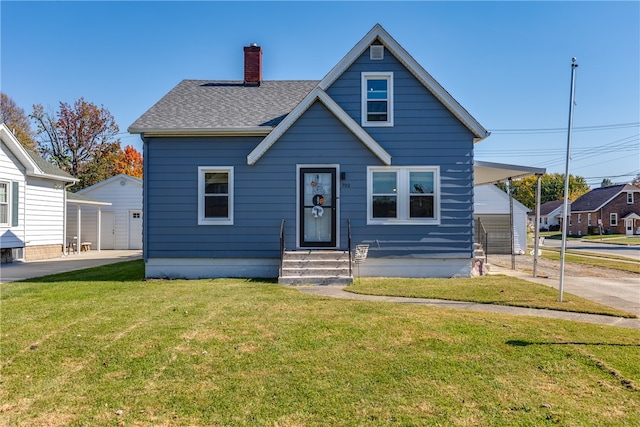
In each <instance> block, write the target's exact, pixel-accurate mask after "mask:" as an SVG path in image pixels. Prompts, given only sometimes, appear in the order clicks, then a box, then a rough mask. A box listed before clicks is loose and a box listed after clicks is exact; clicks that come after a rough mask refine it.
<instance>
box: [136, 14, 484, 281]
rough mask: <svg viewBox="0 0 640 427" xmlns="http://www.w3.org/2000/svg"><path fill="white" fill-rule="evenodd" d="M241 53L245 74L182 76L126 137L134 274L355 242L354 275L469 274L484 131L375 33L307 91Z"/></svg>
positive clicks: (237, 262) (199, 273)
mask: <svg viewBox="0 0 640 427" xmlns="http://www.w3.org/2000/svg"><path fill="white" fill-rule="evenodd" d="M319 42H321V41H320V40H319ZM323 48H326V46H324V47H323ZM244 51H245V57H244V63H245V78H244V80H240V81H216V80H184V81H182V82H180V83H179V84H178V85H177V86H176V87H175V88H174V89H172V90H171V91H170V92H169V93H167V94H166V95H165V96H164V97H163V98H162V99H161V100H160V101H158V102H157V103H156V104H155V105H154V106H153V107H151V108H150V109H149V110H148V111H147V112H145V113H144V114H143V115H142V116H141V117H140V118H139V119H138V120H136V121H135V122H134V123H133V124H132V125H131V126H130V127H129V132H131V133H134V134H140V135H141V138H142V140H143V143H144V159H145V167H144V178H143V185H144V207H143V210H144V215H145V219H144V233H143V239H144V244H143V248H144V249H143V253H144V261H145V271H146V276H147V277H189V278H197V277H278V275H279V274H280V271H279V268H280V259H281V253H282V252H281V249H282V248H286V250H287V251H293V252H297V253H298V254H306V253H309V254H311V255H313V254H315V253H320V252H317V251H320V250H323V252H324V251H331V252H335V253H339V252H340V251H347V250H348V249H352V250H353V249H354V248H355V246H356V245H362V244H368V245H369V249H368V256H367V258H366V261H365V262H364V263H362V264H361V265H359V268H358V271H359V274H360V275H361V276H412V277H450V276H468V275H470V272H471V264H472V262H471V261H472V258H473V253H474V247H473V246H474V221H473V202H474V195H473V185H474V144H475V143H476V142H478V141H481V140H482V139H484V138H486V137H487V136H488V135H489V133H488V132H487V131H486V130H485V128H483V127H482V126H481V125H480V124H479V123H478V122H477V121H476V120H475V119H474V118H473V117H472V116H471V115H470V114H469V113H468V112H467V111H466V110H465V109H464V108H463V107H462V106H461V105H460V104H458V102H457V101H456V100H455V99H453V97H452V96H451V95H450V94H449V93H448V92H447V91H446V90H445V89H444V88H443V87H442V86H440V84H439V83H438V82H436V81H435V80H434V79H433V77H432V76H431V75H429V74H428V73H427V71H425V69H424V68H423V67H422V66H421V65H420V64H418V63H417V62H416V61H415V60H414V59H413V58H412V57H411V56H410V55H409V53H408V52H406V51H405V49H404V48H403V47H402V46H400V45H399V44H398V43H397V42H396V41H395V40H394V39H393V38H392V37H391V36H390V35H389V34H388V33H387V32H386V31H385V30H384V29H383V28H382V27H381V26H380V25H376V26H375V27H374V28H373V29H372V30H371V31H370V32H369V33H367V34H366V35H365V36H364V38H363V39H362V40H360V41H359V42H358V43H357V44H356V45H355V46H354V48H353V49H351V51H349V52H348V53H347V54H346V56H345V57H344V58H342V60H340V62H338V64H337V65H336V66H335V67H334V68H333V69H332V70H330V71H329V73H328V74H327V75H326V76H325V77H324V78H323V79H322V80H320V81H263V80H262V71H261V67H262V50H261V48H260V47H258V46H255V45H253V46H248V47H245V48H244ZM291 54H292V55H295V53H294V52H291ZM281 238H282V244H281Z"/></svg>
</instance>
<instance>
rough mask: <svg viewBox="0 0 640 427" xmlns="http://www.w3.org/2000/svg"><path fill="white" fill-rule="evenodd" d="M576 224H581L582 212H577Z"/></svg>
mask: <svg viewBox="0 0 640 427" xmlns="http://www.w3.org/2000/svg"><path fill="white" fill-rule="evenodd" d="M578 224H582V214H578Z"/></svg>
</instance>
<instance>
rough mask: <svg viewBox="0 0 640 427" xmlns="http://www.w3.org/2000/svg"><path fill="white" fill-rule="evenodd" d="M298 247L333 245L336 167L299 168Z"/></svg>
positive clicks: (334, 239)
mask: <svg viewBox="0 0 640 427" xmlns="http://www.w3.org/2000/svg"><path fill="white" fill-rule="evenodd" d="M299 179H300V246H301V247H321V248H328V247H331V248H334V247H336V214H337V212H336V169H335V168H301V169H300V177H299Z"/></svg>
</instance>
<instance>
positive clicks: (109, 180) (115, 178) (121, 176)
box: [76, 173, 142, 194]
mask: <svg viewBox="0 0 640 427" xmlns="http://www.w3.org/2000/svg"><path fill="white" fill-rule="evenodd" d="M122 179H124V180H126V181H129V182H131V183H133V184H135V185H137V186H139V187H142V180H141V179H139V178H136V177H133V176H130V175H127V174H124V173H121V174H119V175H115V176H112V177H111V178H107V179H105V180H103V181H100V182H98V183H95V184H93V185H91V186H89V187H85V188H83V189H82V190H78V191H77V192H76V194H84V193H90V192H91V191H93V190H96V189H98V188H101V187H104V186H107V185H109V184H111V183H113V182H116V181H120V180H122Z"/></svg>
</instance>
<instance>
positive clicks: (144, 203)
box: [140, 134, 149, 277]
mask: <svg viewBox="0 0 640 427" xmlns="http://www.w3.org/2000/svg"><path fill="white" fill-rule="evenodd" d="M140 139H141V140H142V259H143V260H144V263H145V265H146V263H147V259H148V255H147V254H148V253H149V250H148V248H149V246H148V241H147V240H148V237H147V236H148V235H149V233H148V232H147V218H148V216H147V215H148V213H149V209H147V206H148V203H149V202H148V200H149V197H148V196H147V195H148V194H149V192H148V185H149V184H148V182H149V180H148V179H147V177H148V176H149V167H148V163H147V161H146V160H147V156H148V155H149V149H148V141H147V139H146V138H145V137H144V134H141V135H140ZM145 270H146V268H145ZM145 277H146V274H145Z"/></svg>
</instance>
